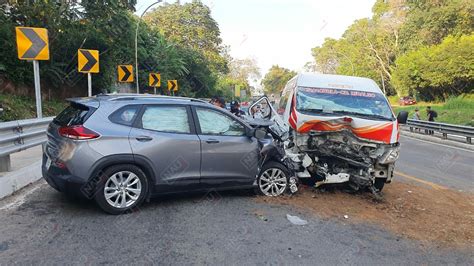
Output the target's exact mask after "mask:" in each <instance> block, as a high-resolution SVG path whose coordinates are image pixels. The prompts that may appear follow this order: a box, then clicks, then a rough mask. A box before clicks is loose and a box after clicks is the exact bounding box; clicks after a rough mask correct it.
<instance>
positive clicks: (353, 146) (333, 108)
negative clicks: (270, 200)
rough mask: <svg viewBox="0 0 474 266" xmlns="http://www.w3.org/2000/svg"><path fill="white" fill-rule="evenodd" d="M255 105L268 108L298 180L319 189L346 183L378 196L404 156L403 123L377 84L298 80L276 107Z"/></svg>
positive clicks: (263, 102)
mask: <svg viewBox="0 0 474 266" xmlns="http://www.w3.org/2000/svg"><path fill="white" fill-rule="evenodd" d="M254 105H258V106H260V107H268V109H267V110H264V111H261V112H262V113H263V116H264V117H265V118H266V119H271V120H273V121H275V122H276V123H275V125H274V126H273V129H274V131H277V132H279V133H278V134H280V135H281V136H282V137H283V139H284V144H283V145H284V148H285V152H286V156H287V157H288V158H289V159H291V161H292V165H293V167H292V168H293V170H294V172H295V174H296V175H297V176H298V178H300V179H302V178H312V179H313V180H314V181H315V184H316V185H317V186H319V185H322V184H334V183H346V182H347V183H348V184H349V185H350V186H351V187H352V188H354V189H356V190H358V189H360V188H370V189H371V190H372V191H373V192H378V191H381V190H382V188H383V187H384V184H385V183H390V182H391V180H392V177H393V170H394V165H395V161H396V160H397V159H398V156H399V150H400V145H399V142H398V139H399V121H398V120H397V118H396V117H395V116H394V114H393V111H392V108H391V107H390V104H389V102H388V100H387V98H386V97H385V95H384V94H383V92H382V91H381V90H380V88H379V87H378V86H377V84H376V83H375V82H374V81H373V80H371V79H368V78H360V77H350V76H340V75H326V74H312V73H311V74H299V75H297V76H295V77H294V78H292V79H291V80H290V81H289V82H288V83H287V85H286V87H285V88H284V89H283V91H282V92H281V97H280V100H279V102H277V103H275V104H274V105H272V104H271V103H270V101H269V100H268V99H267V98H266V97H263V98H261V99H259V100H258V101H257V102H256V103H254ZM252 110H256V109H255V108H252V107H251V108H250V111H251V112H252ZM251 115H252V114H251ZM402 120H405V121H406V115H405V117H401V118H400V122H401V123H404V122H405V121H402Z"/></svg>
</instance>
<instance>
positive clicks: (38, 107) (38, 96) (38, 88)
mask: <svg viewBox="0 0 474 266" xmlns="http://www.w3.org/2000/svg"><path fill="white" fill-rule="evenodd" d="M39 71H40V69H39V62H38V60H33V72H34V76H35V96H36V116H37V117H38V118H43V111H42V108H41V84H40V72H39Z"/></svg>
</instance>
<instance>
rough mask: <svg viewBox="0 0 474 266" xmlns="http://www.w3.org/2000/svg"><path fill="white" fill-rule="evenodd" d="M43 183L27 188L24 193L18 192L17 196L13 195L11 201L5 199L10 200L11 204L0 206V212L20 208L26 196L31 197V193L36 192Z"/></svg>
mask: <svg viewBox="0 0 474 266" xmlns="http://www.w3.org/2000/svg"><path fill="white" fill-rule="evenodd" d="M43 185H44V183H40V184H33V185H32V186H31V188H28V189H27V190H26V191H19V192H20V193H19V194H18V195H14V196H12V198H13V199H8V198H6V200H7V201H8V200H12V201H11V202H9V203H7V204H5V205H3V206H0V211H3V210H9V209H14V208H18V207H20V206H21V205H23V203H25V201H26V197H27V196H28V195H31V194H33V192H35V191H36V190H38V189H39V188H41V186H43Z"/></svg>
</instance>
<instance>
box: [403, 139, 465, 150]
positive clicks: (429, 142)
mask: <svg viewBox="0 0 474 266" xmlns="http://www.w3.org/2000/svg"><path fill="white" fill-rule="evenodd" d="M401 137H402V138H409V139H412V140H416V141H421V142H424V143H428V144H434V145H438V146H442V147H446V148H451V149H457V150H461V151H467V152H472V153H474V151H473V150H468V149H464V148H459V147H454V146H449V145H445V144H440V143H436V142H431V141H426V140H422V139H417V138H414V137H409V136H401Z"/></svg>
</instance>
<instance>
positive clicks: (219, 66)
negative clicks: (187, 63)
mask: <svg viewBox="0 0 474 266" xmlns="http://www.w3.org/2000/svg"><path fill="white" fill-rule="evenodd" d="M145 20H146V22H147V23H148V24H149V25H150V26H151V27H152V28H153V29H156V30H159V31H160V32H161V33H162V34H163V35H164V36H165V37H166V38H167V39H169V40H170V41H172V42H174V43H177V44H178V45H180V46H182V47H187V48H190V49H192V50H195V51H199V52H201V53H202V54H203V55H204V57H205V58H206V59H207V60H208V62H209V64H210V68H211V70H212V71H213V72H215V73H219V74H223V73H226V72H227V71H228V67H227V61H226V60H225V58H224V57H223V56H222V55H221V54H222V53H223V51H224V47H223V46H222V39H221V37H220V30H219V26H218V24H217V22H216V21H215V20H214V19H213V18H212V16H211V10H210V9H209V7H207V6H206V5H204V4H203V3H202V2H201V1H192V2H191V3H186V4H183V5H181V4H180V3H179V1H178V2H176V3H174V4H166V5H165V6H162V7H158V8H156V9H154V10H153V11H152V12H150V13H148V14H147V15H146V16H145Z"/></svg>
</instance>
